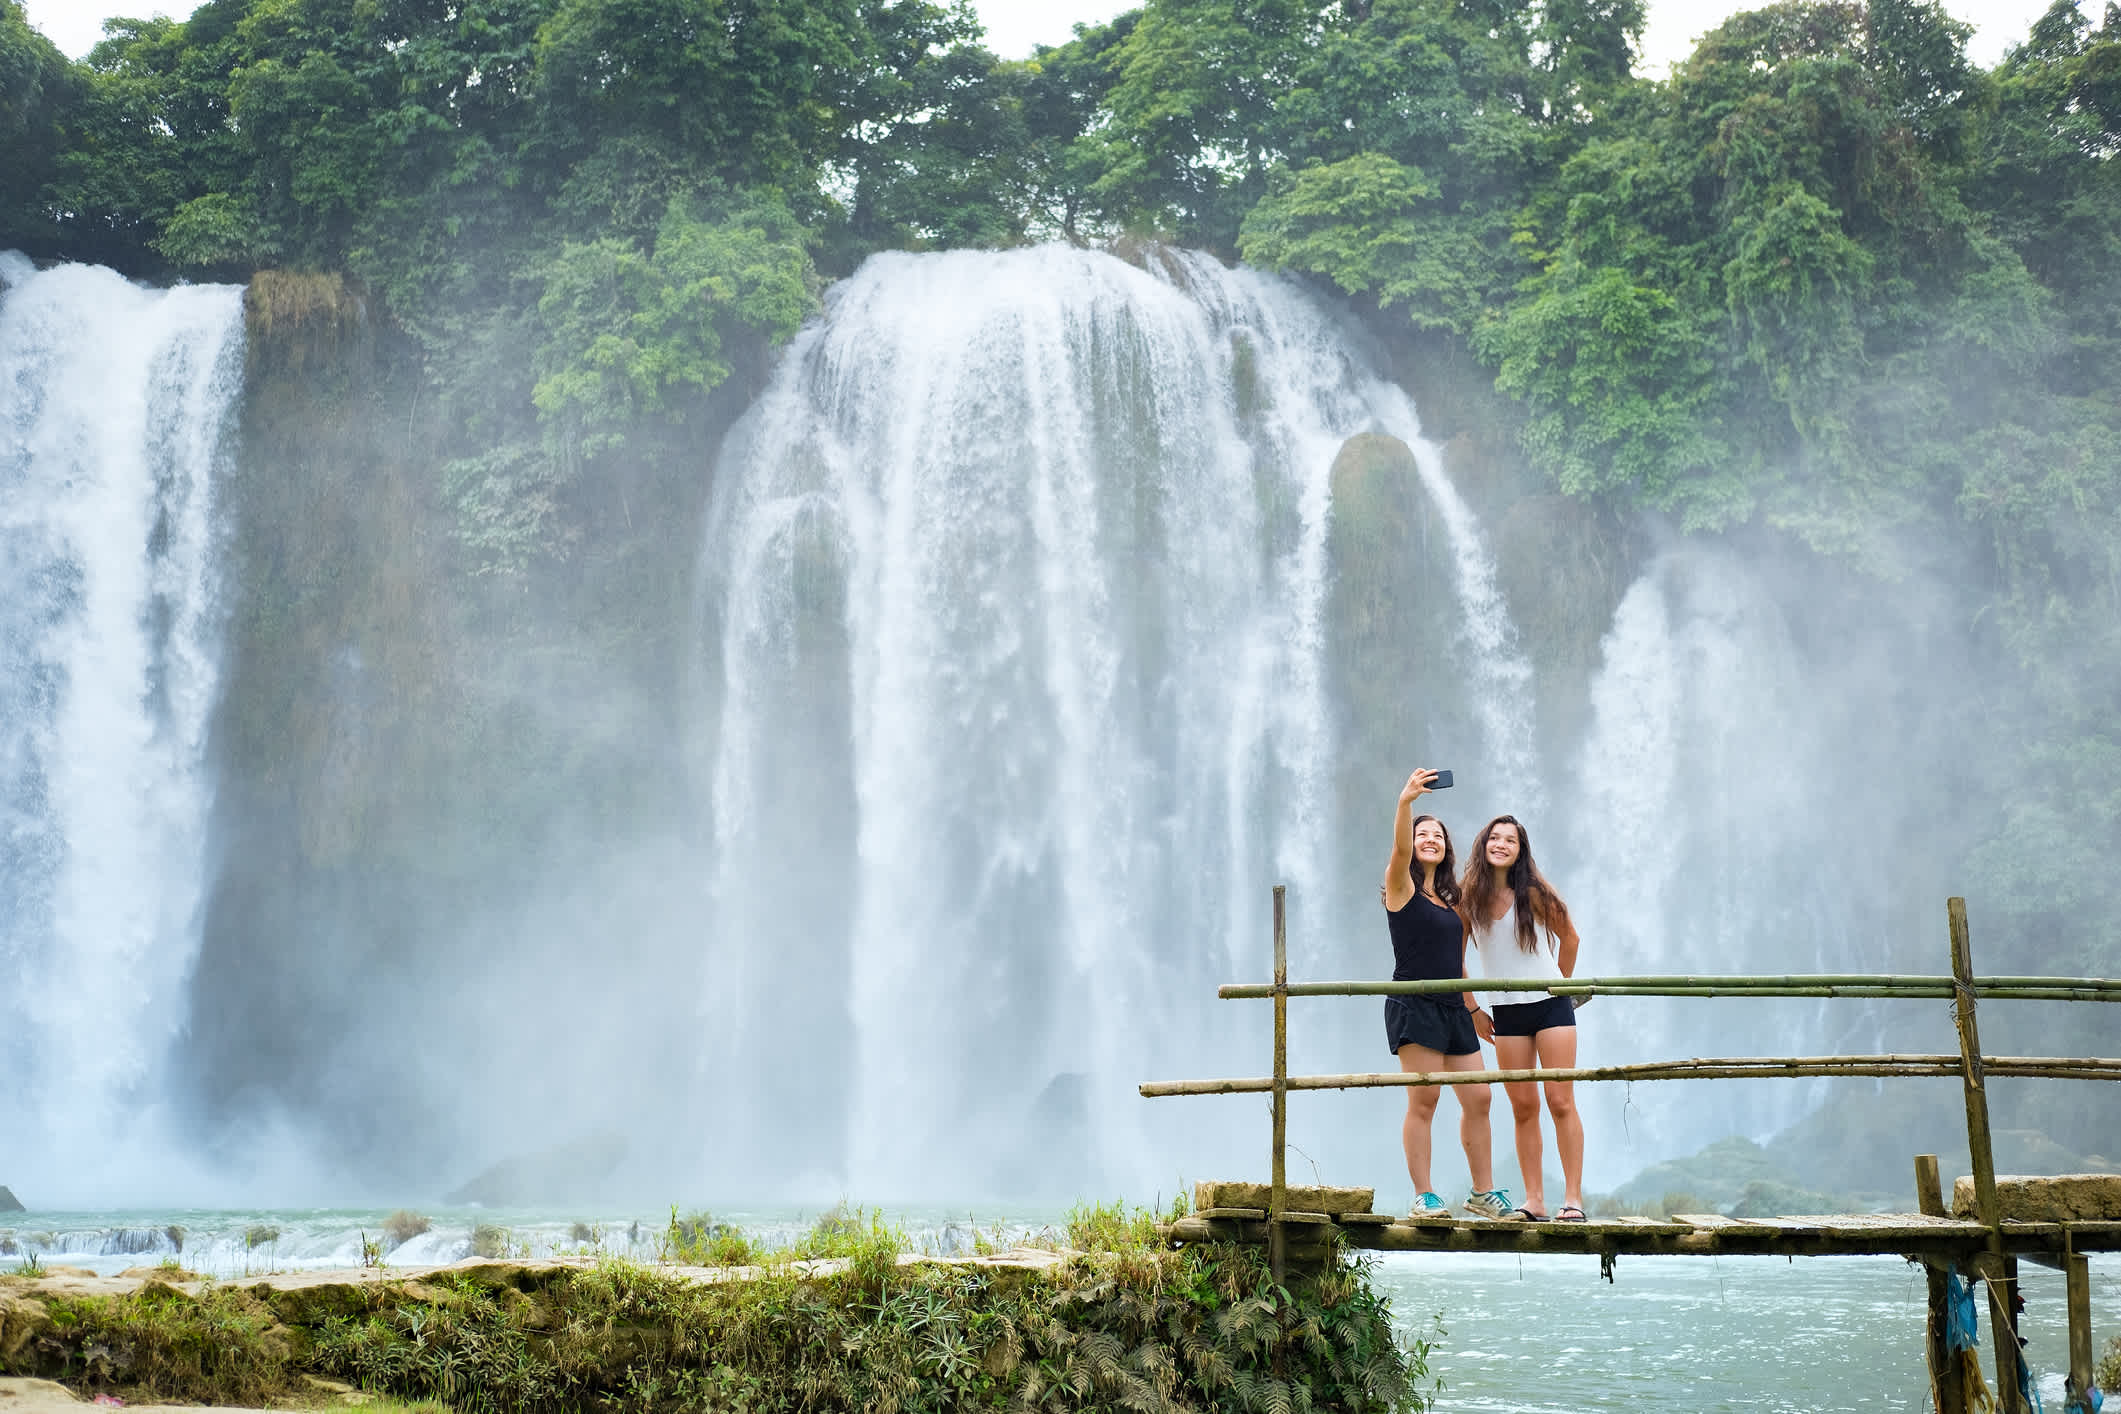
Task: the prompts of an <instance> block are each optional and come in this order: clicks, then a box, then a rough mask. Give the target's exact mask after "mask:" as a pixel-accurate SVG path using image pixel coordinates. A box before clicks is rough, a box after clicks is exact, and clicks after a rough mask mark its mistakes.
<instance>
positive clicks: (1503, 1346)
mask: <svg viewBox="0 0 2121 1414" xmlns="http://www.w3.org/2000/svg"><path fill="white" fill-rule="evenodd" d="M1379 1276H1380V1285H1381V1286H1382V1287H1383V1288H1384V1290H1385V1291H1386V1292H1388V1293H1389V1294H1390V1296H1391V1298H1392V1304H1393V1306H1394V1308H1395V1309H1396V1310H1397V1311H1398V1312H1399V1315H1400V1319H1401V1320H1402V1322H1403V1323H1405V1324H1406V1325H1407V1326H1408V1327H1409V1329H1411V1330H1412V1331H1414V1332H1415V1333H1416V1334H1424V1335H1425V1337H1426V1338H1427V1339H1429V1340H1430V1341H1432V1342H1433V1344H1434V1347H1435V1348H1434V1350H1433V1351H1432V1353H1431V1354H1430V1357H1429V1366H1430V1369H1431V1370H1432V1371H1433V1372H1434V1373H1436V1374H1438V1375H1439V1376H1441V1377H1442V1380H1443V1384H1444V1388H1443V1392H1442V1396H1441V1397H1440V1398H1439V1400H1438V1401H1437V1408H1438V1409H1439V1410H1444V1411H1461V1410H1514V1411H1525V1414H1547V1412H1548V1411H1552V1414H1564V1412H1565V1411H1566V1412H1567V1414H1573V1411H1579V1410H1601V1409H1625V1410H1632V1411H1651V1410H1655V1411H1659V1414H1665V1411H1669V1414H1681V1411H1688V1414H1692V1411H1699V1410H1711V1409H1731V1410H1772V1411H1788V1414H1822V1412H1823V1411H1829V1410H1863V1411H1884V1410H1910V1411H1914V1410H1921V1409H1923V1408H1925V1407H1926V1401H1927V1398H1928V1375H1927V1374H1926V1372H1925V1371H1924V1368H1923V1358H1922V1323H1923V1303H1924V1295H1925V1287H1924V1284H1923V1280H1922V1272H1921V1269H1920V1268H1919V1267H1915V1266H1911V1265H1909V1264H1908V1263H1906V1262H1904V1261H1902V1260H1900V1259H1899V1258H1897V1257H1829V1258H1805V1259H1800V1260H1797V1261H1794V1262H1792V1261H1788V1260H1786V1259H1784V1258H1781V1257H1713V1258H1701V1257H1665V1258H1649V1257H1638V1258H1632V1259H1631V1258H1627V1257H1622V1258H1621V1259H1620V1261H1619V1263H1618V1266H1617V1267H1616V1269H1615V1272H1614V1281H1613V1283H1612V1284H1611V1285H1607V1284H1606V1283H1605V1282H1603V1281H1601V1280H1600V1279H1599V1276H1598V1262H1597V1260H1596V1259H1595V1258H1592V1257H1575V1256H1560V1255H1542V1256H1526V1257H1523V1258H1518V1257H1514V1256H1505V1255H1501V1254H1494V1255H1490V1254H1485V1253H1481V1254H1471V1253H1463V1254H1460V1253H1454V1254H1450V1255H1447V1256H1423V1255H1397V1254H1395V1255H1392V1256H1388V1257H1385V1258H1383V1259H1381V1261H1380V1263H1379ZM2019 1276H2020V1280H2021V1283H2022V1285H2023V1286H2024V1289H2025V1298H2026V1303H2027V1304H2026V1312H2025V1320H2024V1324H2023V1327H2022V1330H2023V1333H2024V1334H2025V1335H2026V1336H2027V1337H2029V1338H2030V1340H2031V1345H2030V1346H2029V1347H2028V1348H2027V1352H2026V1353H2027V1358H2028V1361H2029V1363H2030V1364H2031V1366H2032V1368H2033V1370H2034V1371H2035V1372H2036V1373H2037V1374H2038V1375H2040V1376H2041V1387H2040V1394H2041V1397H2042V1399H2043V1400H2044V1401H2045V1402H2046V1405H2047V1407H2048V1408H2049V1409H2051V1410H2053V1409H2059V1408H2061V1405H2062V1371H2063V1369H2064V1368H2065V1366H2066V1362H2067V1359H2068V1352H2069V1344H2068V1318H2067V1315H2066V1314H2065V1311H2064V1308H2063V1291H2062V1274H2061V1273H2060V1272H2052V1271H2048V1270H2046V1269H2045V1268H2042V1267H2036V1266H2032V1265H2031V1264H2029V1263H2028V1264H2024V1265H2022V1266H2021V1267H2020V1269H2019ZM1987 1314H1988V1313H1987V1310H1986V1308H1984V1309H1983V1311H1982V1355H1981V1361H1982V1368H1983V1370H1984V1372H1986V1373H1988V1374H1989V1375H1991V1376H1993V1374H1994V1362H1993V1360H1992V1358H1991V1354H1990V1350H1989V1346H1988V1324H1987ZM1438 1318H1440V1320H1441V1325H1442V1331H1441V1333H1440V1334H1439V1333H1438V1331H1437V1325H1436V1321H1437V1319H1438ZM2117 1328H2121V1260H2117V1259H2115V1258H2113V1257H2105V1258H2094V1259H2093V1262H2092V1329H2093V1332H2094V1337H2095V1339H2096V1340H2097V1342H2098V1343H2099V1344H2100V1345H2101V1346H2103V1345H2104V1343H2105V1341H2106V1340H2107V1338H2108V1337H2109V1336H2111V1335H2114V1334H2116V1333H2117Z"/></svg>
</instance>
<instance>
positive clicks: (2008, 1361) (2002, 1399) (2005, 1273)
mask: <svg viewBox="0 0 2121 1414" xmlns="http://www.w3.org/2000/svg"><path fill="white" fill-rule="evenodd" d="M2017 1305H2018V1259H2017V1258H2016V1257H2005V1258H2004V1259H2003V1260H2002V1261H2001V1262H1998V1263H1993V1264H1992V1265H1991V1266H1990V1268H1989V1278H1988V1320H1989V1327H1990V1329H1991V1330H1992V1331H1993V1332H1994V1333H1995V1346H1996V1390H1995V1394H1996V1408H1997V1410H1998V1411H1999V1414H2030V1411H2029V1410H2027V1408H2026V1406H2025V1399H2024V1397H2023V1396H2021V1395H2020V1394H2019V1393H2018V1366H2019V1364H2020V1362H2022V1361H2023V1360H2024V1359H2025V1352H2024V1351H2023V1350H2022V1349H2020V1347H2019V1345H2018V1312H2017V1309H2016V1308H2017Z"/></svg>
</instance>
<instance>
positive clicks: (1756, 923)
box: [1555, 542, 1950, 1176]
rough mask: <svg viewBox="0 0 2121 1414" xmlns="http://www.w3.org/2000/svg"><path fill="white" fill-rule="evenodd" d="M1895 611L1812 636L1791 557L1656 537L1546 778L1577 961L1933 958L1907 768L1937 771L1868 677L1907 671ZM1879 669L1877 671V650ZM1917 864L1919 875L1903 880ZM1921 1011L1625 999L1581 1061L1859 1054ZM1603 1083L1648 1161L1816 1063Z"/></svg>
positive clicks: (1622, 1126) (1935, 900) (1915, 961)
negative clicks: (1666, 542) (1581, 733)
mask: <svg viewBox="0 0 2121 1414" xmlns="http://www.w3.org/2000/svg"><path fill="white" fill-rule="evenodd" d="M1896 597H1897V598H1898V599H1900V600H1901V601H1903V605H1902V607H1900V608H1894V607H1891V606H1884V605H1881V606H1879V607H1878V608H1877V609H1876V611H1875V620H1874V622H1873V624H1872V625H1871V626H1870V630H1869V634H1875V635H1877V636H1878V638H1879V639H1880V642H1875V643H1874V642H1866V641H1865V639H1866V638H1867V637H1868V636H1869V634H1864V633H1849V634H1846V635H1844V641H1841V642H1838V643H1834V644H1831V645H1822V644H1819V643H1812V642H1807V641H1805V640H1806V637H1807V626H1806V625H1805V623H1804V622H1803V616H1804V614H1805V613H1806V611H1807V610H1808V609H1809V608H1812V607H1813V606H1814V603H1815V601H1820V602H1824V596H1820V595H1818V594H1817V593H1816V591H1815V588H1814V587H1813V586H1811V585H1807V584H1806V583H1804V582H1803V578H1802V571H1801V569H1800V568H1798V567H1796V566H1794V565H1792V564H1790V563H1788V562H1787V561H1786V560H1783V559H1781V558H1778V557H1774V556H1763V555H1758V554H1756V553H1753V552H1752V551H1750V550H1747V549H1741V548H1739V547H1736V546H1733V545H1731V544H1728V543H1722V542H1706V543H1701V544H1696V545H1691V546H1688V547H1686V548H1679V549H1670V550H1667V551H1665V552H1663V553H1661V554H1658V555H1656V556H1654V557H1653V558H1652V559H1651V560H1650V562H1649V563H1648V565H1647V567H1646V568H1645V569H1644V570H1643V572H1642V573H1641V575H1640V577H1639V578H1638V579H1637V580H1636V581H1635V583H1634V584H1633V585H1632V586H1631V587H1630V588H1629V589H1628V591H1627V593H1626V595H1625V596H1624V597H1623V598H1622V600H1621V602H1620V604H1619V606H1618V608H1617V609H1616V611H1615V613H1614V615H1613V622H1612V626H1611V628H1610V629H1609V630H1608V632H1607V634H1606V636H1605V640H1604V644H1603V653H1602V661H1601V663H1600V666H1599V669H1598V671H1597V673H1596V675H1595V676H1594V677H1593V679H1592V681H1591V685H1590V709H1591V722H1590V727H1589V730H1588V732H1587V733H1586V735H1585V737H1584V739H1583V741H1582V742H1581V744H1580V745H1579V746H1578V747H1577V749H1576V752H1575V756H1574V760H1573V763H1572V765H1571V768H1570V773H1569V780H1568V782H1567V785H1566V787H1565V788H1564V789H1561V790H1558V791H1557V792H1556V793H1555V794H1556V799H1557V804H1558V805H1559V806H1560V809H1559V811H1558V816H1559V819H1558V823H1559V824H1560V825H1561V827H1562V830H1561V836H1562V838H1561V841H1560V843H1561V845H1562V850H1561V853H1560V855H1559V859H1560V860H1561V868H1562V869H1563V870H1564V871H1565V876H1566V878H1567V881H1568V882H1567V887H1568V890H1569V892H1568V898H1569V902H1570V906H1571V908H1572V909H1573V910H1574V911H1575V913H1576V915H1577V917H1578V919H1579V921H1580V924H1581V927H1582V931H1583V932H1584V934H1585V935H1586V949H1587V952H1586V956H1587V959H1588V960H1587V962H1586V964H1585V966H1584V970H1585V971H1586V972H1594V973H1602V974H1606V975H1616V976H1620V975H1640V974H1671V973H1737V972H1757V973H1805V972H1829V973H1848V972H1880V971H1894V970H1899V971H1911V972H1927V973H1936V972H1941V971H1943V970H1945V965H1946V964H1945V951H1944V934H1943V931H1942V927H1941V924H1942V908H1943V889H1944V887H1945V885H1944V883H1943V881H1942V880H1936V881H1929V879H1928V876H1929V875H1930V874H1931V873H1933V872H1934V870H1935V862H1934V861H1935V859H1936V858H1937V857H1938V853H1939V852H1938V851H1937V850H1935V849H1933V848H1925V847H1924V844H1923V843H1922V841H1921V838H1920V836H1921V833H1922V831H1921V828H1920V826H1919V824H1918V822H1921V821H1922V820H1923V817H1924V815H1925V814H1926V813H1927V812H1928V811H1929V810H1930V807H1929V805H1928V804H1927V803H1926V800H1925V792H1923V791H1921V790H1918V789H1914V788H1911V783H1912V782H1915V781H1919V780H1921V779H1923V778H1925V777H1932V778H1933V777H1934V775H1935V766H1934V764H1923V763H1925V762H1934V760H1935V759H1936V756H1937V748H1936V746H1935V744H1934V743H1928V742H1925V741H1923V740H1922V739H1921V738H1922V734H1923V729H1924V728H1923V722H1922V719H1921V717H1920V715H1919V714H1916V713H1910V712H1907V711H1905V710H1903V709H1901V708H1900V704H1896V703H1893V702H1892V701H1891V699H1890V697H1889V696H1888V694H1887V692H1885V691H1883V690H1881V688H1880V686H1879V685H1878V684H1877V683H1876V682H1872V681H1859V679H1868V678H1869V677H1871V676H1872V675H1877V676H1879V677H1884V678H1887V679H1892V678H1898V679H1899V680H1900V681H1901V682H1903V683H1905V682H1908V681H1910V680H1911V679H1912V675H1913V671H1914V670H1913V668H1912V665H1909V664H1906V663H1900V662H1897V661H1896V660H1897V659H1899V658H1900V657H1902V656H1904V654H1905V648H1904V646H1903V647H1902V649H1901V650H1900V652H1898V653H1894V652H1892V651H1891V650H1890V649H1889V648H1887V647H1886V646H1884V645H1885V644H1886V643H1889V642H1891V641H1892V640H1893V639H1894V638H1895V637H1898V638H1899V639H1900V640H1901V641H1902V643H1903V645H1904V643H1906V642H1908V641H1913V640H1914V635H1912V634H1908V633H1905V631H1904V629H1903V628H1902V626H1901V624H1900V622H1899V621H1900V619H1901V618H1902V616H1903V614H1904V613H1905V607H1904V604H1905V601H1920V600H1921V599H1922V597H1923V594H1922V590H1921V588H1920V586H1908V585H1903V586H1900V587H1899V590H1898V593H1897V595H1896ZM1888 664H1891V665H1893V666H1891V667H1888V666H1886V665H1888ZM1918 881H1920V882H1918ZM1933 1011H1934V1008H1928V1009H1924V1008H1920V1007H1919V1006H1918V1005H1916V1004H1909V1003H1891V1002H1884V1003H1881V1002H1876V1001H1847V1000H1843V1001H1831V1002H1820V1001H1814V1000H1801V999H1789V1000H1780V1001H1760V1000H1714V1001H1703V1000H1699V999H1688V998H1648V997H1631V998H1624V999H1621V998H1615V999H1601V1000H1600V1001H1599V1003H1598V1006H1597V1007H1596V1008H1595V1009H1593V1010H1589V1011H1586V1012H1585V1013H1584V1021H1583V1031H1582V1055H1581V1060H1582V1062H1583V1063H1585V1064H1604V1063H1618V1062H1626V1061H1636V1060H1664V1059H1676V1058H1683V1057H1688V1056H1735V1055H1806V1054H1836V1053H1848V1052H1868V1051H1874V1050H1878V1049H1881V1048H1888V1047H1887V1039H1888V1038H1889V1037H1891V1036H1893V1035H1895V1034H1901V1035H1904V1036H1905V1037H1906V1038H1907V1039H1906V1041H1905V1046H1906V1048H1908V1049H1916V1050H1923V1051H1935V1050H1939V1049H1948V1048H1949V1040H1950V1032H1949V1030H1948V1028H1947V1029H1943V1030H1942V1033H1941V1035H1940V1028H1939V1026H1938V1025H1937V1018H1936V1017H1935V1016H1934V1015H1931V1014H1928V1013H1930V1012H1933ZM1699 1088H1700V1087H1689V1086H1681V1085H1646V1086H1640V1087H1634V1088H1633V1090H1632V1092H1631V1093H1630V1092H1625V1091H1622V1090H1621V1089H1619V1088H1618V1087H1613V1086H1603V1087H1598V1086H1592V1087H1583V1090H1582V1091H1580V1092H1579V1094H1580V1097H1581V1099H1582V1101H1583V1103H1584V1104H1585V1107H1586V1111H1587V1114H1588V1115H1589V1117H1590V1121H1589V1122H1590V1124H1591V1127H1592V1129H1593V1130H1594V1132H1597V1133H1599V1134H1601V1135H1605V1136H1609V1137H1610V1138H1612V1139H1621V1140H1623V1141H1624V1142H1625V1144H1626V1146H1627V1152H1628V1154H1629V1155H1630V1157H1629V1158H1628V1159H1627V1160H1625V1161H1623V1162H1620V1163H1618V1164H1617V1165H1615V1166H1614V1168H1613V1169H1611V1170H1608V1171H1609V1172H1614V1173H1615V1174H1616V1176H1624V1175H1625V1174H1626V1173H1627V1172H1628V1171H1629V1170H1631V1169H1632V1168H1634V1167H1637V1166H1639V1164H1640V1162H1641V1161H1642V1160H1643V1159H1644V1158H1647V1157H1658V1156H1663V1155H1666V1154H1671V1153H1677V1152H1685V1151H1687V1150H1689V1149H1691V1148H1693V1147H1695V1146H1697V1145H1699V1144H1700V1143H1702V1142H1704V1141H1705V1140H1707V1139H1711V1138H1715V1137H1718V1136H1719V1135H1721V1134H1725V1133H1735V1134H1744V1135H1749V1136H1752V1137H1756V1138H1764V1137H1766V1136H1768V1135H1770V1134H1772V1133H1774V1132H1776V1131H1777V1130H1779V1129H1781V1128H1783V1127H1784V1126H1786V1125H1788V1124H1791V1123H1793V1122H1795V1121H1796V1120H1798V1119H1799V1118H1801V1117H1802V1116H1803V1115H1804V1114H1805V1113H1806V1112H1807V1111H1808V1110H1809V1109H1810V1108H1811V1107H1812V1105H1813V1104H1815V1103H1816V1102H1817V1100H1818V1098H1819V1096H1820V1095H1821V1094H1823V1093H1824V1090H1825V1086H1824V1083H1823V1082H1816V1081H1772V1082H1749V1083H1747V1084H1744V1085H1725V1086H1718V1087H1716V1092H1715V1101H1714V1104H1713V1105H1709V1104H1706V1103H1704V1096H1703V1095H1702V1094H1701V1093H1699Z"/></svg>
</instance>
